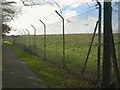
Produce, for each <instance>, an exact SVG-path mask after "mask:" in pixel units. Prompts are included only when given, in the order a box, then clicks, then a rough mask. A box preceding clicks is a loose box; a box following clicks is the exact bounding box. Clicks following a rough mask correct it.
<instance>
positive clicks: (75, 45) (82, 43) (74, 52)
mask: <svg viewBox="0 0 120 90" xmlns="http://www.w3.org/2000/svg"><path fill="white" fill-rule="evenodd" d="M91 38H92V34H70V35H65V63H66V67H67V69H69V70H70V71H71V72H74V73H77V74H79V75H80V77H81V74H82V71H83V67H84V63H85V60H86V56H87V52H88V49H89V46H90V43H91ZM29 39H30V41H29ZM62 39H63V38H62V35H47V40H46V41H47V43H46V48H47V53H46V54H47V55H46V58H47V61H48V62H52V63H54V64H56V66H60V67H62V65H63V48H62V47H63V41H62ZM97 39H98V36H97V34H96V37H95V40H94V43H93V46H92V49H91V53H90V56H89V59H88V64H87V67H86V70H85V74H84V77H85V78H86V79H88V80H91V81H96V80H97V45H98V42H97ZM114 40H115V41H114V42H115V46H116V54H117V56H118V44H120V42H118V36H117V34H114ZM11 41H13V39H11ZM14 42H15V43H16V45H17V46H22V47H24V48H26V49H28V50H29V51H31V52H33V53H36V55H37V56H39V57H41V58H44V37H43V35H41V36H39V35H37V36H36V49H34V44H35V42H34V36H30V37H29V36H22V37H20V36H19V37H16V38H15V39H14ZM23 44H24V45H23ZM102 58H103V38H102V39H101V60H102ZM101 67H102V61H101ZM101 69H102V68H101Z"/></svg>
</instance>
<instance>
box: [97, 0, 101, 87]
mask: <svg viewBox="0 0 120 90" xmlns="http://www.w3.org/2000/svg"><path fill="white" fill-rule="evenodd" d="M96 2H97V5H98V6H99V16H98V17H99V18H98V20H99V27H98V63H97V64H98V65H97V66H98V70H97V83H98V85H99V84H100V55H101V54H100V53H101V17H102V16H101V15H102V13H101V12H102V11H101V10H102V9H101V3H100V2H99V1H98V0H96Z"/></svg>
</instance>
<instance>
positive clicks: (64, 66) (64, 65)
mask: <svg viewBox="0 0 120 90" xmlns="http://www.w3.org/2000/svg"><path fill="white" fill-rule="evenodd" d="M55 12H56V13H57V14H58V15H59V16H60V17H61V19H62V20H63V69H64V68H66V64H65V22H64V17H63V16H62V15H61V14H60V13H59V12H58V11H55Z"/></svg>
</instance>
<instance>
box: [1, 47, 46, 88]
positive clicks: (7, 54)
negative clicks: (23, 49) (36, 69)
mask: <svg viewBox="0 0 120 90" xmlns="http://www.w3.org/2000/svg"><path fill="white" fill-rule="evenodd" d="M2 68H3V71H2V87H3V88H45V87H46V86H45V85H44V84H43V83H42V81H41V80H40V79H39V78H38V77H37V76H36V75H35V74H34V73H33V72H32V71H31V70H30V69H29V68H28V67H27V66H26V65H25V64H24V63H23V62H22V61H20V60H19V58H17V56H16V55H15V54H14V53H13V52H12V51H11V50H10V48H9V47H8V46H6V45H3V58H2Z"/></svg>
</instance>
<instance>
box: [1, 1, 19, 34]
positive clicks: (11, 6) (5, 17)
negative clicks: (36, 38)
mask: <svg viewBox="0 0 120 90" xmlns="http://www.w3.org/2000/svg"><path fill="white" fill-rule="evenodd" d="M15 5H16V2H12V1H10V2H9V1H5V0H2V34H3V35H5V33H9V32H10V30H11V27H10V26H9V25H7V24H6V22H10V21H11V20H14V19H15V18H16V17H17V15H18V13H19V12H20V11H21V9H20V8H18V7H16V6H15Z"/></svg>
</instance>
